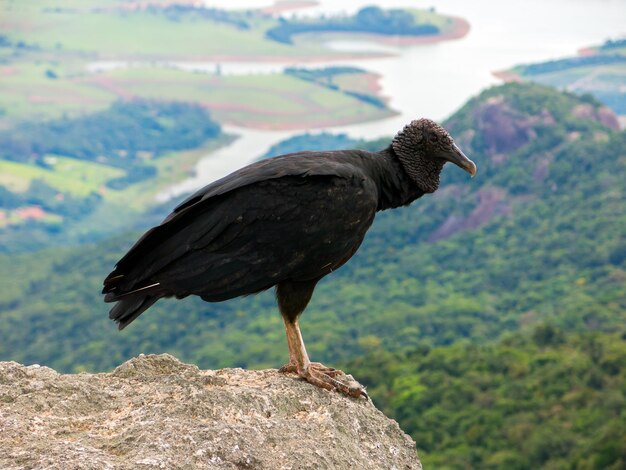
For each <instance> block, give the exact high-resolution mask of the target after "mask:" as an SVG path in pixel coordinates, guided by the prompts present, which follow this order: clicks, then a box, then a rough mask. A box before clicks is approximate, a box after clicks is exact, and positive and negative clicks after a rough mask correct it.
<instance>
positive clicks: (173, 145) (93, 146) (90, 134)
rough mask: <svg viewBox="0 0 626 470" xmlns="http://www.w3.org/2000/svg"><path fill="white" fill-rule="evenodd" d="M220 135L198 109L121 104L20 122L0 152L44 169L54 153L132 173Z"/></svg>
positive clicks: (3, 136) (1, 139) (2, 138)
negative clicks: (73, 115)
mask: <svg viewBox="0 0 626 470" xmlns="http://www.w3.org/2000/svg"><path fill="white" fill-rule="evenodd" d="M219 133H220V127H219V125H218V124H216V123H215V122H213V121H212V120H211V118H210V117H209V114H208V112H207V111H206V110H205V109H204V108H202V107H200V106H198V105H193V104H187V103H176V102H158V101H146V100H133V101H127V102H125V101H118V102H116V103H114V104H113V105H111V106H110V107H109V108H108V109H107V110H105V111H100V112H97V113H93V114H90V115H86V116H82V117H77V118H65V119H58V120H54V121H48V122H23V123H20V124H18V125H17V126H15V127H14V128H12V129H9V130H6V131H4V132H2V133H0V148H2V151H1V152H2V156H3V157H4V158H6V159H8V160H13V161H17V162H35V163H37V164H38V165H40V166H44V167H45V166H46V165H47V162H46V160H45V159H44V156H45V155H48V154H54V155H66V156H68V157H73V158H76V159H79V160H87V161H97V162H99V163H104V164H107V165H111V166H115V167H121V168H125V169H129V168H136V167H138V166H141V165H143V161H145V160H149V159H151V158H153V157H158V156H160V155H162V154H163V153H166V152H168V151H172V150H184V149H189V148H195V147H198V146H200V145H201V144H203V143H204V142H205V141H207V140H209V139H214V138H216V137H217V136H218V135H219ZM144 175H145V173H144Z"/></svg>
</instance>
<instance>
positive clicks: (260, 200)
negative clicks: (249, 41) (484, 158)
mask: <svg viewBox="0 0 626 470" xmlns="http://www.w3.org/2000/svg"><path fill="white" fill-rule="evenodd" d="M447 162H451V163H453V164H455V165H457V166H458V167H460V168H462V169H463V170H465V171H467V172H468V173H470V175H471V176H474V175H475V174H476V164H475V163H474V162H473V161H472V160H470V159H469V158H468V157H467V156H466V155H465V154H464V153H463V152H462V151H461V150H460V149H459V147H458V146H457V145H456V144H455V142H454V140H453V139H452V137H451V136H450V134H449V133H448V132H447V131H446V130H445V129H444V128H443V127H442V126H440V125H438V124H437V123H436V122H434V121H432V120H430V119H426V118H422V119H416V120H413V121H411V122H410V123H409V124H407V125H406V126H404V128H403V129H402V130H401V131H400V132H398V133H397V134H396V135H395V137H393V139H392V140H391V143H390V144H389V145H388V146H387V147H386V148H384V149H383V150H381V151H379V152H368V151H365V150H334V151H320V152H312V151H305V152H297V153H292V154H288V155H282V156H277V157H274V158H269V159H265V160H261V161H258V162H255V163H252V164H250V165H248V166H246V167H243V168H241V169H239V170H237V171H235V172H233V173H231V174H230V175H228V176H225V177H223V178H222V179H219V180H217V181H215V182H213V183H210V184H208V185H207V186H205V187H204V188H202V189H200V190H198V191H197V192H195V193H194V194H192V195H191V196H189V197H188V198H187V199H186V200H184V201H183V202H182V203H180V204H179V205H178V206H177V207H175V208H174V210H173V211H172V212H171V213H170V214H169V215H168V216H167V217H166V218H165V219H164V220H163V222H162V223H161V224H160V225H157V226H155V227H153V228H151V229H149V230H148V231H147V232H146V233H145V234H144V235H143V236H141V237H140V238H139V240H138V241H137V242H136V243H135V244H134V245H133V246H132V248H131V249H130V250H129V251H128V252H127V253H126V254H125V255H124V256H123V257H122V258H121V259H120V260H119V261H118V263H117V264H116V265H115V267H114V269H113V271H112V272H111V273H110V274H109V275H108V276H107V277H106V279H105V280H104V287H103V290H102V293H103V294H104V295H105V296H104V301H105V302H115V305H114V306H113V307H112V308H111V310H110V312H109V318H111V319H112V320H114V321H115V322H116V323H117V325H118V328H119V329H120V330H122V329H123V328H125V327H127V326H128V325H129V324H130V323H131V322H133V321H134V320H135V319H136V318H137V317H138V316H139V315H141V314H142V313H143V312H144V311H146V310H147V309H148V308H150V307H151V306H152V305H153V304H154V303H155V302H157V301H158V300H159V299H161V298H168V297H175V298H177V299H181V298H184V297H187V296H190V295H195V296H199V297H201V298H202V299H203V300H205V301H207V302H222V301H226V300H229V299H232V298H235V297H240V296H247V295H251V294H257V293H259V292H262V291H265V290H267V289H270V288H275V297H276V301H277V304H278V310H279V312H280V314H281V315H282V318H283V322H284V326H285V332H286V335H287V346H288V350H289V362H288V363H287V364H285V365H284V366H283V367H282V368H281V369H280V371H282V372H284V373H295V374H297V375H298V376H299V377H300V378H302V379H304V380H306V381H307V382H309V383H311V384H313V385H316V386H318V387H321V388H324V389H327V390H335V391H338V392H340V393H343V394H345V395H349V396H351V397H355V398H356V397H362V396H363V397H367V393H366V391H365V389H364V387H362V386H361V385H360V384H358V383H357V384H356V385H355V384H353V383H348V381H347V380H345V379H341V380H340V379H339V377H343V376H342V374H343V372H342V371H340V370H337V369H334V368H332V367H326V366H324V365H323V364H320V363H317V362H311V361H310V359H309V356H308V354H307V352H306V348H305V345H304V341H303V339H302V334H301V332H300V328H299V324H298V320H299V317H300V315H301V314H302V312H303V311H304V310H305V308H306V306H307V305H308V303H309V301H310V300H311V297H312V295H313V291H314V289H315V286H316V285H317V283H318V282H319V281H320V279H322V278H323V277H324V276H326V275H328V274H330V273H332V272H333V271H336V270H337V269H338V268H340V267H341V266H342V265H343V264H345V263H346V262H347V261H348V260H349V259H350V258H351V257H352V256H353V255H354V254H355V252H356V251H357V250H358V248H359V247H360V246H361V243H362V242H363V239H364V237H365V234H366V232H367V231H368V229H369V228H370V226H371V225H372V223H373V221H374V217H375V215H376V214H377V213H378V212H380V211H384V210H388V209H393V208H398V207H401V206H407V205H409V204H411V203H412V202H413V201H415V200H416V199H418V198H420V197H422V196H424V195H425V194H430V193H433V192H434V191H436V190H437V188H438V187H439V183H440V174H441V171H442V169H443V166H444V164H445V163H447ZM343 375H344V376H345V374H343Z"/></svg>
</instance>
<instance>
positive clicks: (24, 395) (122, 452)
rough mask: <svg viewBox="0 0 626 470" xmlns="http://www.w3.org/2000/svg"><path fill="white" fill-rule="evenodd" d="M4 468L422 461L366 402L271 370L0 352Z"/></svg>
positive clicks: (164, 359) (397, 464) (407, 464)
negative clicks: (97, 369) (92, 365)
mask: <svg viewBox="0 0 626 470" xmlns="http://www.w3.org/2000/svg"><path fill="white" fill-rule="evenodd" d="M0 468H2V469H33V468H54V469H150V468H165V469H171V468H184V469H194V468H207V469H213V468H215V469H271V470H278V469H377V470H378V469H398V470H400V469H421V468H422V467H421V464H420V462H419V460H418V457H417V453H416V450H415V443H414V442H413V441H412V440H411V439H410V438H409V437H408V436H407V435H406V434H404V433H403V432H402V431H401V430H400V428H399V427H398V425H397V423H396V422H395V421H392V420H390V419H389V418H386V417H385V416H384V415H383V414H382V413H381V412H380V411H378V410H377V409H376V408H375V407H374V406H373V405H372V404H371V402H368V401H367V400H365V399H364V398H360V399H353V398H347V397H344V396H342V395H340V394H338V393H336V392H328V391H326V390H322V389H319V388H317V387H314V386H312V385H310V384H308V383H306V382H303V381H301V380H299V379H297V378H295V376H285V375H283V374H280V373H278V372H277V371H276V370H264V371H249V370H242V369H223V370H217V371H211V370H206V371H205V370H199V369H198V368H197V367H195V366H191V365H187V364H183V363H181V362H180V361H178V360H177V359H176V358H174V357H172V356H169V355H166V354H164V355H158V356H154V355H151V356H143V355H141V356H139V357H137V358H134V359H131V360H130V361H128V362H125V363H124V364H122V365H121V366H119V367H118V368H117V369H115V370H114V371H113V372H111V373H106V374H87V373H81V374H68V375H62V374H58V373H57V372H55V371H54V370H52V369H49V368H47V367H40V366H29V367H25V366H22V365H20V364H17V363H15V362H0Z"/></svg>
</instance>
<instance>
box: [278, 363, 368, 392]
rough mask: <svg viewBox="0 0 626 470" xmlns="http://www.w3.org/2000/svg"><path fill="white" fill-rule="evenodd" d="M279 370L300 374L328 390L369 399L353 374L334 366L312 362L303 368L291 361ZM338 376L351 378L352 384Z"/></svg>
mask: <svg viewBox="0 0 626 470" xmlns="http://www.w3.org/2000/svg"><path fill="white" fill-rule="evenodd" d="M279 370H280V372H283V373H290V372H291V373H295V374H298V375H299V376H300V377H301V378H303V379H304V380H306V381H307V382H309V383H310V384H313V385H316V386H318V387H321V388H324V389H326V390H336V391H338V392H340V393H343V394H344V395H348V396H350V397H353V398H359V397H364V398H365V399H366V400H369V396H368V394H367V392H366V391H365V388H363V386H362V385H361V384H359V383H357V382H356V381H354V379H352V377H351V376H350V377H348V376H347V375H346V374H345V373H344V372H343V371H341V370H338V369H334V368H332V367H326V366H325V365H323V364H320V363H319V362H311V363H310V364H309V367H308V368H306V369H302V370H300V369H299V368H298V366H297V364H294V363H289V364H285V365H284V366H283V367H281V368H280V369H279ZM338 376H344V377H347V378H349V380H350V381H351V382H352V384H348V383H345V382H344V381H342V380H337V378H336V377H338Z"/></svg>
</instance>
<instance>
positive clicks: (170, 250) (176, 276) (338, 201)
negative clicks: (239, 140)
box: [104, 152, 378, 301]
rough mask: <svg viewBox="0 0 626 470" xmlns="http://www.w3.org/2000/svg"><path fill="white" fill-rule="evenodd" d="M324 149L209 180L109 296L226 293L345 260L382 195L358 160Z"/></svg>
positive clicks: (151, 238) (221, 296)
mask: <svg viewBox="0 0 626 470" xmlns="http://www.w3.org/2000/svg"><path fill="white" fill-rule="evenodd" d="M325 155H327V154H317V155H315V156H309V155H303V156H300V155H296V156H295V158H294V157H287V158H285V157H281V158H276V159H272V160H270V161H267V162H261V163H260V164H255V165H251V166H249V167H247V168H244V169H242V170H240V171H238V172H235V173H233V174H232V175H230V176H228V177H226V178H224V179H222V180H220V181H218V182H216V183H213V184H211V185H209V186H207V187H206V188H203V189H202V190H200V191H199V192H197V193H196V194H194V195H193V196H191V197H190V198H189V199H187V201H185V202H183V203H182V204H181V205H180V206H178V207H177V208H176V209H175V211H174V212H173V213H172V214H170V215H169V216H168V217H167V218H166V219H165V221H164V222H163V224H161V225H160V226H158V227H155V228H153V229H151V230H150V231H149V232H147V233H146V234H145V235H144V236H143V237H142V238H141V239H140V240H139V241H138V242H137V243H136V244H135V246H134V247H133V248H132V249H131V250H130V251H129V253H128V254H127V255H126V256H124V258H122V259H121V260H120V262H119V263H118V264H117V266H116V269H115V270H114V271H113V272H112V273H111V274H110V275H109V277H108V278H107V279H106V280H105V288H104V292H105V293H107V296H106V297H105V300H107V301H116V300H119V299H120V298H123V297H124V296H126V295H129V294H133V293H142V294H154V295H157V296H161V297H162V296H171V295H176V296H178V297H183V296H186V295H190V294H196V295H200V296H201V297H203V298H204V299H205V300H209V301H220V300H225V299H229V298H232V297H236V296H239V295H245V294H251V293H254V292H258V291H261V290H264V289H267V288H269V287H272V286H273V285H275V284H276V283H278V282H280V281H282V280H286V279H291V280H311V279H318V278H320V277H322V276H323V275H325V274H327V273H328V272H330V271H332V270H333V269H336V268H338V267H339V266H341V265H342V264H343V263H345V261H347V260H348V259H349V258H350V257H351V256H352V255H353V254H354V252H355V251H356V249H357V248H358V246H359V245H360V243H361V241H362V239H363V236H364V235H365V232H366V231H367V229H368V228H369V226H370V225H371V223H372V221H373V218H374V214H375V211H376V206H377V201H378V194H377V190H376V187H375V185H374V183H373V182H372V181H371V180H370V179H369V178H368V177H367V176H366V175H365V174H364V173H363V172H362V171H361V170H360V169H359V168H358V166H355V165H352V164H351V163H350V162H349V159H348V160H345V161H344V160H342V159H341V158H336V157H341V155H337V153H336V152H331V153H329V154H328V156H329V157H328V158H324V157H325Z"/></svg>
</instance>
